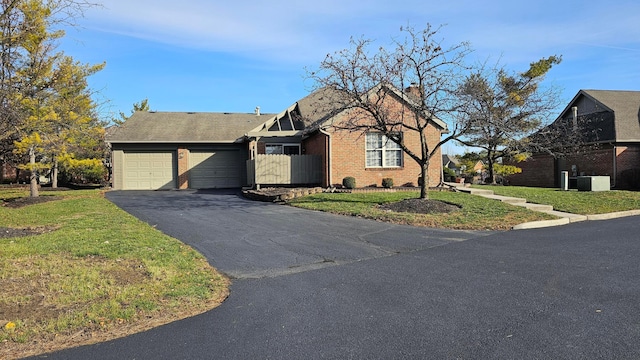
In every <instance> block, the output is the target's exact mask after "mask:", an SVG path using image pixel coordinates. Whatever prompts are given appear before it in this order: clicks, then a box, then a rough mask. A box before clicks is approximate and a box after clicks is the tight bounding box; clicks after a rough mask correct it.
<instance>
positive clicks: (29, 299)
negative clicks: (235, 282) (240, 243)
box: [0, 188, 229, 358]
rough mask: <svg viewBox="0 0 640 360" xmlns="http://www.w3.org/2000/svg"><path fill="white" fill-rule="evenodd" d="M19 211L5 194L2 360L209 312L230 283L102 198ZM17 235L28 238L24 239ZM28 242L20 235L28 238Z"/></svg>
mask: <svg viewBox="0 0 640 360" xmlns="http://www.w3.org/2000/svg"><path fill="white" fill-rule="evenodd" d="M52 195H55V196H56V197H57V198H59V199H58V200H53V201H48V202H43V203H38V204H32V205H27V206H24V207H17V208H13V207H10V206H7V205H11V204H12V202H13V201H14V200H15V199H16V198H19V197H25V196H28V193H27V191H26V190H22V189H18V190H16V189H6V188H4V189H3V188H0V231H4V233H5V234H4V235H3V234H0V291H1V292H2V294H1V296H0V358H6V357H13V356H16V354H19V355H20V356H27V355H33V354H37V353H42V352H45V351H52V350H55V349H59V348H63V347H67V346H75V345H79V344H83V343H91V342H96V341H99V340H100V341H101V340H107V339H110V338H114V337H118V336H124V335H127V334H129V333H132V332H137V331H142V330H146V329H149V328H151V327H154V326H158V325H160V324H163V323H167V322H170V321H174V320H177V319H180V318H184V317H187V316H191V315H194V314H197V313H201V312H204V311H207V310H209V309H211V308H213V307H215V306H217V305H218V304H219V303H220V302H221V301H223V300H224V298H225V297H226V296H227V294H228V285H229V282H228V280H227V279H226V278H225V277H223V276H222V275H220V274H219V273H217V272H216V271H215V269H213V268H212V267H211V266H210V265H209V264H208V263H207V261H206V259H205V258H204V257H203V256H202V255H200V254H199V253H197V252H196V251H195V250H193V249H192V248H190V247H189V246H187V245H185V244H183V243H181V242H180V241H178V240H176V239H174V238H171V237H169V236H166V235H164V234H162V233H161V232H160V231H157V230H155V229H154V228H152V227H151V226H149V225H148V224H146V223H144V222H142V221H140V220H138V219H136V218H134V217H133V216H131V215H129V214H127V213H126V212H124V211H122V210H120V209H119V208H117V207H116V206H115V205H113V204H112V203H111V202H109V201H108V200H106V199H105V198H104V196H103V194H102V193H101V192H100V191H97V190H95V191H55V192H49V191H47V192H42V194H41V197H47V196H52ZM14 231H31V232H34V234H32V235H29V236H22V237H7V236H11V234H13V232H14ZM21 235H23V234H21Z"/></svg>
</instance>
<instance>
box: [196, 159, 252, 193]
mask: <svg viewBox="0 0 640 360" xmlns="http://www.w3.org/2000/svg"><path fill="white" fill-rule="evenodd" d="M243 165H244V161H242V158H241V156H240V151H238V150H221V151H192V152H191V153H190V154H189V187H190V188H192V189H213V188H237V187H241V186H242V166H243Z"/></svg>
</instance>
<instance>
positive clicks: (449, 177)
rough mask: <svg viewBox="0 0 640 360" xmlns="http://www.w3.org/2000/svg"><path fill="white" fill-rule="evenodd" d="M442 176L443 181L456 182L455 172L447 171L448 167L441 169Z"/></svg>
mask: <svg viewBox="0 0 640 360" xmlns="http://www.w3.org/2000/svg"><path fill="white" fill-rule="evenodd" d="M442 171H443V174H444V181H447V182H453V181H455V180H456V172H455V171H453V169H449V168H448V167H446V166H445V167H443V168H442Z"/></svg>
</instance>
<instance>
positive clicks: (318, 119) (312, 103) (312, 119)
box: [296, 84, 447, 132]
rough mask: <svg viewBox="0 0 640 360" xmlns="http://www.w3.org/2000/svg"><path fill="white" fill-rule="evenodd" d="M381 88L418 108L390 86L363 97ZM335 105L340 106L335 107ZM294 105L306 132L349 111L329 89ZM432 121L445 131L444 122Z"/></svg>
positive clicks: (343, 100) (347, 105)
mask: <svg viewBox="0 0 640 360" xmlns="http://www.w3.org/2000/svg"><path fill="white" fill-rule="evenodd" d="M382 88H384V89H386V90H388V91H389V92H390V93H391V94H392V95H393V96H395V97H396V98H397V99H398V100H399V101H401V102H403V103H405V104H408V105H409V106H410V107H412V108H416V107H418V104H416V102H415V101H414V100H413V99H412V98H411V97H410V96H409V95H408V94H405V93H404V92H402V91H400V90H398V89H397V88H395V87H394V86H391V85H382V84H379V85H377V86H375V87H373V88H372V89H371V90H369V92H368V93H367V94H366V95H365V96H369V95H372V94H375V93H377V92H378V91H380V89H382ZM336 104H338V105H340V106H336ZM296 105H297V109H298V110H299V112H300V116H301V117H302V120H303V121H304V123H305V124H306V126H307V131H309V130H315V129H317V128H320V127H322V126H323V125H325V124H326V123H328V122H330V121H331V120H332V119H333V118H335V117H336V116H337V115H339V114H341V113H343V112H345V111H348V110H349V104H348V103H345V98H344V96H343V95H342V94H341V92H340V91H339V90H336V89H333V88H330V87H324V88H320V89H318V90H316V91H314V92H312V93H311V94H309V95H308V96H306V97H304V98H302V99H300V100H299V101H298V102H297V103H296ZM432 120H433V123H434V124H435V125H436V127H438V128H440V130H443V131H445V132H446V131H447V124H446V123H445V122H444V121H442V120H440V119H438V118H435V117H434V118H433V119H432Z"/></svg>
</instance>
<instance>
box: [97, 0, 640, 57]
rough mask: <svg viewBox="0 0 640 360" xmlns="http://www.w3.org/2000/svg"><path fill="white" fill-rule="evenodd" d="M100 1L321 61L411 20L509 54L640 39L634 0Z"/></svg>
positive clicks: (112, 8) (189, 40)
mask: <svg viewBox="0 0 640 360" xmlns="http://www.w3.org/2000/svg"><path fill="white" fill-rule="evenodd" d="M578 5H579V6H578ZM104 6H105V8H104V9H102V10H96V11H92V12H91V13H89V17H88V20H89V23H90V25H89V26H91V27H94V28H97V29H100V30H101V31H105V32H112V33H118V34H121V35H126V36H131V37H136V38H141V39H146V40H150V41H155V42H160V43H167V44H171V45H178V46H183V47H188V48H197V49H204V50H208V51H220V52H233V53H242V54H245V55H247V56H256V57H262V58H266V59H274V60H277V61H287V60H289V61H291V62H308V61H310V60H311V61H314V62H317V61H320V60H321V59H322V58H323V56H324V55H325V54H326V53H328V52H332V51H336V50H339V49H342V48H344V47H346V46H347V45H348V39H349V37H350V36H356V37H357V36H365V37H368V38H374V39H378V40H381V41H386V40H388V39H389V38H390V37H391V36H393V35H397V34H398V33H397V30H398V28H399V26H400V25H403V24H406V23H407V22H411V23H412V24H413V25H414V26H416V27H421V26H423V25H424V24H425V23H426V22H430V23H432V24H433V25H439V24H443V23H448V24H449V25H448V26H446V27H445V28H444V29H443V32H442V35H443V37H445V39H446V40H449V39H450V40H451V41H452V42H460V41H465V40H470V41H471V43H472V46H473V47H474V48H476V49H478V52H479V53H480V54H490V55H491V56H492V57H499V56H501V55H503V56H504V60H505V61H506V60H511V59H513V60H514V61H516V62H517V61H520V60H524V59H528V60H527V61H530V60H532V58H535V57H540V56H546V55H551V54H554V53H562V52H564V51H565V50H567V49H569V50H572V49H575V48H579V47H584V46H585V44H589V45H593V46H610V47H621V48H630V49H633V48H637V47H638V40H637V39H640V26H638V24H639V23H640V4H637V3H636V2H631V1H628V2H626V1H622V2H618V3H617V4H611V3H604V2H600V1H595V0H591V1H582V2H579V3H575V4H573V2H572V1H571V2H564V3H559V2H558V1H550V0H545V1H539V2H535V3H520V2H514V1H494V2H490V3H488V4H487V3H482V2H478V1H470V0H462V1H458V2H456V3H455V4H452V3H450V2H449V3H445V2H442V1H438V2H436V1H432V2H431V4H429V3H425V2H420V1H418V0H404V1H402V0H399V1H395V2H389V1H381V0H371V1H369V2H366V3H364V4H363V2H361V1H358V0H342V1H340V0H328V1H323V2H307V1H294V0H280V1H277V0H274V1H271V2H265V1H260V0H249V1H238V2H232V1H231V2H229V1H227V2H218V1H216V2H211V1H206V0H190V1H189V0H183V1H181V2H176V1H167V0H157V1H153V0H136V1H131V0H110V1H106V2H104ZM589 45H587V46H589Z"/></svg>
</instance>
